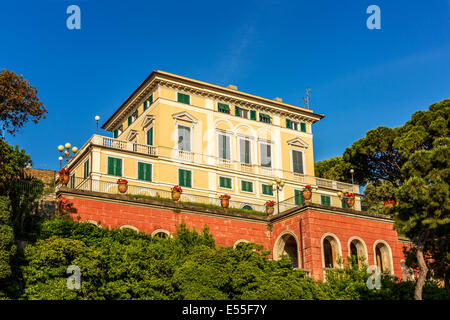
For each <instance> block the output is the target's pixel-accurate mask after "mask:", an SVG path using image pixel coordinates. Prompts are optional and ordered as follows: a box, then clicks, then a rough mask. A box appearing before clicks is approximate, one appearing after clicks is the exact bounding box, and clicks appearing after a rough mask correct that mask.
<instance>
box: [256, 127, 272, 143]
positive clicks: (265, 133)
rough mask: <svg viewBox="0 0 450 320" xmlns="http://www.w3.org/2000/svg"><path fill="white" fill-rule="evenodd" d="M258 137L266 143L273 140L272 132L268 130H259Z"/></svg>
mask: <svg viewBox="0 0 450 320" xmlns="http://www.w3.org/2000/svg"><path fill="white" fill-rule="evenodd" d="M256 134H257V137H258V138H259V139H263V140H266V141H271V140H272V131H271V130H270V129H267V128H259V129H257V131H256Z"/></svg>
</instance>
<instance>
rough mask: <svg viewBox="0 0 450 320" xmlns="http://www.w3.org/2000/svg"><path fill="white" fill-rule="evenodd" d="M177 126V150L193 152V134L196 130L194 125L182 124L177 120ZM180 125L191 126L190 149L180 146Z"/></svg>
mask: <svg viewBox="0 0 450 320" xmlns="http://www.w3.org/2000/svg"><path fill="white" fill-rule="evenodd" d="M176 126H177V141H176V142H175V143H176V149H177V150H179V151H186V152H192V150H193V149H194V146H193V144H192V143H193V141H192V140H193V138H192V136H193V131H194V127H193V126H187V125H185V124H181V123H179V122H177V123H176ZM180 126H181V127H185V128H189V149H190V150H183V149H180V148H179V146H180V143H179V142H178V140H179V138H180V130H179V129H180Z"/></svg>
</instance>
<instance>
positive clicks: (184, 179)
mask: <svg viewBox="0 0 450 320" xmlns="http://www.w3.org/2000/svg"><path fill="white" fill-rule="evenodd" d="M178 180H179V181H178V184H179V185H180V186H181V187H187V188H191V187H192V172H191V171H189V170H183V169H178Z"/></svg>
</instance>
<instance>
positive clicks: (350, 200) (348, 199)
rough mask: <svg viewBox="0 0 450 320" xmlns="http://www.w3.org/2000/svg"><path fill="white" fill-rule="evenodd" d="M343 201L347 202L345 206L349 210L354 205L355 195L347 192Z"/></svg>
mask: <svg viewBox="0 0 450 320" xmlns="http://www.w3.org/2000/svg"><path fill="white" fill-rule="evenodd" d="M345 201H346V202H347V206H348V207H349V208H351V207H353V205H354V204H355V194H354V193H352V192H348V193H346V194H345Z"/></svg>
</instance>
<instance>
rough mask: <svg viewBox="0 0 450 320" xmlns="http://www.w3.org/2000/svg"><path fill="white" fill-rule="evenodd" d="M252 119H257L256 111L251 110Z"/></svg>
mask: <svg viewBox="0 0 450 320" xmlns="http://www.w3.org/2000/svg"><path fill="white" fill-rule="evenodd" d="M250 120H256V111H255V110H250Z"/></svg>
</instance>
